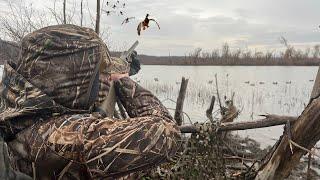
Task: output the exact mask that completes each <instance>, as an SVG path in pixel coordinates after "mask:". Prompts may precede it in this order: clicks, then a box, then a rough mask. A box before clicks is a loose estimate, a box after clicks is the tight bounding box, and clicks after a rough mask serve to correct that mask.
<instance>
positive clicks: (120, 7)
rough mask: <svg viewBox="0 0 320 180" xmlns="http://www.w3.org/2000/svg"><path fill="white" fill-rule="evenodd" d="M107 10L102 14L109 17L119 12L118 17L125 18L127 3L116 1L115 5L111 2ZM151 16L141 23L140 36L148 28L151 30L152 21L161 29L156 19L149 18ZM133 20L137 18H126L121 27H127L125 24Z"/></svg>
mask: <svg viewBox="0 0 320 180" xmlns="http://www.w3.org/2000/svg"><path fill="white" fill-rule="evenodd" d="M106 8H108V10H105V9H102V12H104V13H106V15H107V16H110V15H112V14H116V13H117V12H118V16H125V11H124V10H125V8H126V3H122V2H120V1H116V2H115V3H111V1H107V2H106ZM149 16H150V15H149V14H147V15H146V16H145V18H144V20H143V21H141V22H139V24H138V27H137V33H138V35H139V36H140V35H141V31H142V30H146V29H147V28H149V23H150V21H153V22H155V23H156V25H157V26H158V28H159V29H160V25H159V23H158V22H157V21H156V20H155V19H153V18H149ZM133 19H135V17H129V16H127V17H126V18H124V20H123V21H122V23H121V25H125V24H127V23H129V22H131V20H133Z"/></svg>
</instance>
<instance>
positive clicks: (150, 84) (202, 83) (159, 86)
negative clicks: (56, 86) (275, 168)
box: [133, 65, 318, 147]
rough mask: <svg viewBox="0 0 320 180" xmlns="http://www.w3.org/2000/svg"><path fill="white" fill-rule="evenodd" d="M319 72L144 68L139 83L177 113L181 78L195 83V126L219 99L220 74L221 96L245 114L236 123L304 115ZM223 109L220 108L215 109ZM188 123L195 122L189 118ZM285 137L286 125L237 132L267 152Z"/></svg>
mask: <svg viewBox="0 0 320 180" xmlns="http://www.w3.org/2000/svg"><path fill="white" fill-rule="evenodd" d="M317 69H318V67H296V66H286V67H284V66H266V67H264V66H257V67H255V66H153V65H152V66H151V65H144V66H142V70H141V72H140V73H139V74H138V75H136V76H134V77H133V78H134V79H135V80H136V81H139V82H140V84H141V85H142V86H144V87H146V88H147V89H149V90H150V91H152V92H153V93H154V94H156V95H157V96H158V97H159V99H160V100H162V101H163V103H164V104H165V106H166V107H168V108H170V109H174V108H175V103H174V102H172V100H173V101H176V99H177V95H178V91H179V88H180V81H181V77H182V76H184V77H186V78H189V84H188V89H187V95H186V100H185V104H184V111H185V112H186V113H187V114H188V115H189V116H190V118H191V121H192V122H196V121H199V122H203V121H206V120H207V118H206V116H205V110H206V109H207V107H208V106H209V103H210V98H211V96H212V95H216V85H215V78H214V76H215V74H217V77H218V85H219V92H220V95H221V96H227V97H231V94H232V93H233V92H234V93H235V98H234V103H235V105H236V106H237V108H238V109H240V110H241V114H240V116H239V117H238V118H237V119H236V120H235V121H244V120H246V121H247V120H253V119H259V118H261V117H259V115H261V114H279V115H293V116H295V115H299V114H300V113H301V112H302V110H303V109H304V107H305V106H306V104H307V102H308V100H309V96H310V94H311V91H312V86H313V83H314V79H315V76H316V73H317ZM217 109H218V104H217V103H216V106H215V110H217ZM172 112H174V111H173V110H172ZM185 123H187V124H188V123H190V121H189V120H188V118H187V117H185ZM282 132H283V127H282V126H277V127H270V128H262V129H255V130H246V131H235V132H234V133H236V134H239V135H241V136H249V137H251V138H254V139H256V140H257V141H259V142H260V143H261V145H262V147H265V146H267V145H271V144H273V143H274V142H275V141H276V140H277V139H278V138H279V136H280V135H281V134H282Z"/></svg>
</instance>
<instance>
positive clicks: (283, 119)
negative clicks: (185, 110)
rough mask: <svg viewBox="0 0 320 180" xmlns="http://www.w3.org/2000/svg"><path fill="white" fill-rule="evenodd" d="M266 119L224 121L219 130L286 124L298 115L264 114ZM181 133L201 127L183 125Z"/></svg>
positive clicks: (192, 131) (191, 131)
mask: <svg viewBox="0 0 320 180" xmlns="http://www.w3.org/2000/svg"><path fill="white" fill-rule="evenodd" d="M264 116H265V118H264V119H259V120H256V121H242V122H231V123H222V124H221V125H220V127H219V128H218V131H232V130H245V129H255V128H264V127H270V126H278V125H283V124H286V123H287V121H290V122H294V121H295V120H296V119H297V117H292V116H278V115H264ZM180 131H181V133H198V132H199V129H198V128H197V127H196V126H194V125H183V126H180Z"/></svg>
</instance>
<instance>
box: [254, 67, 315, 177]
mask: <svg viewBox="0 0 320 180" xmlns="http://www.w3.org/2000/svg"><path fill="white" fill-rule="evenodd" d="M319 87H320V68H319V71H318V74H317V78H316V81H315V84H314V87H313V91H312V95H311V100H310V103H309V104H308V106H307V107H306V108H305V110H304V111H303V112H302V114H301V115H300V116H299V118H298V119H297V120H296V121H295V122H294V123H292V125H290V126H291V127H288V125H287V128H286V129H287V130H286V131H285V132H284V135H283V136H282V137H281V139H280V140H279V141H278V142H277V143H276V145H275V146H274V147H273V148H272V150H271V151H270V152H269V155H268V156H267V157H266V158H265V159H264V164H263V165H262V166H261V167H260V169H259V172H258V174H257V176H256V179H257V180H260V179H284V178H286V177H288V176H289V174H290V172H291V170H292V169H293V168H294V167H295V166H296V165H297V164H298V163H299V162H300V158H301V157H302V155H304V154H306V149H308V150H310V149H311V148H312V147H314V145H315V144H316V143H317V142H318V141H319V140H320V111H319V109H320V97H319V94H320V93H319V92H320V88H319ZM293 145H294V146H293Z"/></svg>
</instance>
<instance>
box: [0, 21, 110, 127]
mask: <svg viewBox="0 0 320 180" xmlns="http://www.w3.org/2000/svg"><path fill="white" fill-rule="evenodd" d="M101 63H104V65H105V66H104V67H111V64H112V63H111V58H110V56H109V52H108V49H107V47H106V45H105V44H104V43H103V41H102V40H101V39H100V38H99V37H98V35H97V34H96V33H95V32H94V31H93V30H92V29H89V28H83V27H78V26H75V25H57V26H50V27H46V28H43V29H40V30H37V31H35V32H33V33H30V34H28V35H27V36H26V37H25V38H23V40H22V43H21V53H20V56H19V59H18V61H17V63H16V64H14V63H12V62H10V63H8V64H6V65H5V68H4V74H3V79H2V83H1V87H0V92H1V99H2V103H1V104H2V108H1V109H2V113H1V114H0V118H1V119H0V120H2V121H3V120H5V119H8V118H9V119H10V118H12V117H17V116H22V115H30V114H37V113H39V112H42V113H46V114H52V113H59V114H62V113H65V112H68V111H69V112H70V111H77V112H79V111H84V112H86V111H89V110H90V108H91V107H92V106H93V102H94V101H95V99H96V97H97V95H98V90H99V82H98V81H99V67H100V65H101Z"/></svg>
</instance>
